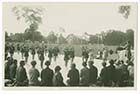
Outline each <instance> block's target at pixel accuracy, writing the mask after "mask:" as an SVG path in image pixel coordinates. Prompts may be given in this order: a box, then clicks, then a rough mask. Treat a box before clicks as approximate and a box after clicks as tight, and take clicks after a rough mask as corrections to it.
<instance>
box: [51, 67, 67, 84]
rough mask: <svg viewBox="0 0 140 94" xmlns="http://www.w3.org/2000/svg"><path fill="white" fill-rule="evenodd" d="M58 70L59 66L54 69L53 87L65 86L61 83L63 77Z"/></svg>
mask: <svg viewBox="0 0 140 94" xmlns="http://www.w3.org/2000/svg"><path fill="white" fill-rule="evenodd" d="M60 70H61V67H60V66H56V67H55V74H54V76H53V85H54V86H65V84H64V82H63V76H62V74H61V72H60Z"/></svg>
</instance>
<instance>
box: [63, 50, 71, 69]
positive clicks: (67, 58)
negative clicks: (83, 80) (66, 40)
mask: <svg viewBox="0 0 140 94" xmlns="http://www.w3.org/2000/svg"><path fill="white" fill-rule="evenodd" d="M69 59H70V57H69V49H68V48H67V47H66V48H65V49H64V61H65V67H67V64H68V61H69Z"/></svg>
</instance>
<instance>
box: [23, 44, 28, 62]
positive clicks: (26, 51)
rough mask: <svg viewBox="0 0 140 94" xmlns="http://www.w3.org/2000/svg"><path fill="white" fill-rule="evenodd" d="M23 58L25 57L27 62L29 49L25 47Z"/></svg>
mask: <svg viewBox="0 0 140 94" xmlns="http://www.w3.org/2000/svg"><path fill="white" fill-rule="evenodd" d="M24 57H25V62H26V63H27V62H28V57H29V49H28V48H27V47H26V48H25V53H24Z"/></svg>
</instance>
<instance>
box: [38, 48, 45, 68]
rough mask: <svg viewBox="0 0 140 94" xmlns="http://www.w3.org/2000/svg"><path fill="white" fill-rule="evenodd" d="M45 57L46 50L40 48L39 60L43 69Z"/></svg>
mask: <svg viewBox="0 0 140 94" xmlns="http://www.w3.org/2000/svg"><path fill="white" fill-rule="evenodd" d="M44 59H45V57H44V51H43V49H41V50H40V55H39V60H40V66H41V68H42V69H43V62H44Z"/></svg>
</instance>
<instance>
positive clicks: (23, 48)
mask: <svg viewBox="0 0 140 94" xmlns="http://www.w3.org/2000/svg"><path fill="white" fill-rule="evenodd" d="M20 52H21V58H22V59H23V57H24V53H25V47H24V46H23V47H21V49H20Z"/></svg>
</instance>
